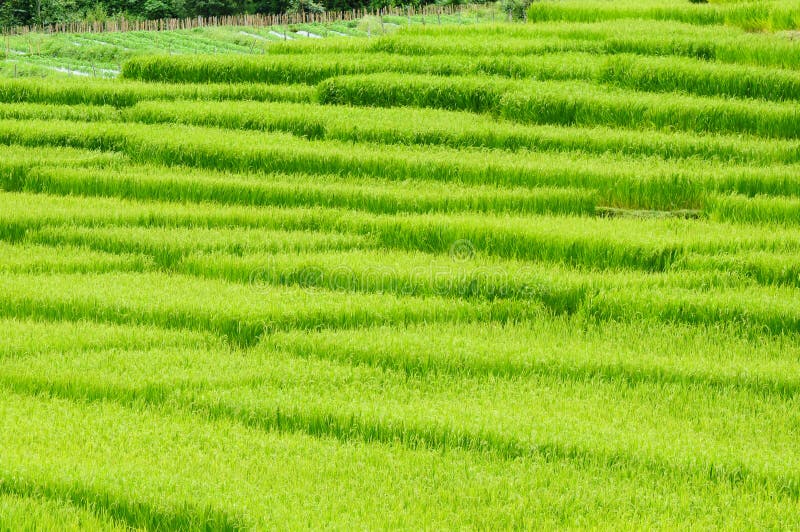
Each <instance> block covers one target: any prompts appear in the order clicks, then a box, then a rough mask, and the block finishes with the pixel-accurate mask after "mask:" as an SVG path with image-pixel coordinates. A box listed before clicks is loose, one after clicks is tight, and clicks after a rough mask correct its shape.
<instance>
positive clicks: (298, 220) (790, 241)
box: [0, 194, 798, 271]
mask: <svg viewBox="0 0 800 532" xmlns="http://www.w3.org/2000/svg"><path fill="white" fill-rule="evenodd" d="M2 199H3V200H4V201H3V203H7V202H15V203H16V204H18V205H21V206H22V205H24V206H25V210H24V211H23V212H8V213H3V216H2V218H0V220H1V221H2V226H3V230H4V238H6V239H11V240H19V239H21V238H27V237H29V236H31V235H34V234H36V231H37V230H38V229H40V228H43V227H46V226H48V225H64V224H80V225H86V226H89V227H94V226H105V225H113V224H125V225H146V226H153V227H159V226H161V227H176V226H177V227H181V226H183V227H185V226H189V227H211V228H213V227H219V226H220V225H225V224H227V225H230V224H232V223H236V224H237V225H241V226H243V227H260V228H262V229H265V230H267V229H281V230H305V231H318V230H322V231H325V230H328V231H344V232H347V233H353V234H355V235H368V236H369V237H370V239H371V241H372V242H374V243H377V244H380V245H383V246H385V247H388V248H393V249H399V250H409V251H414V250H424V251H428V252H434V253H448V252H450V251H451V247H452V246H453V244H454V243H457V242H468V244H469V246H470V248H471V249H472V252H478V253H481V254H486V255H489V256H496V257H505V258H520V259H527V260H546V261H553V262H563V263H566V264H573V265H578V266H584V267H589V268H609V267H630V268H641V269H646V270H655V271H660V270H664V269H665V268H668V267H670V266H671V265H673V264H675V263H676V262H678V261H680V260H681V259H682V258H683V257H685V256H686V255H687V254H689V253H701V254H711V253H721V252H728V253H733V252H737V251H758V250H761V251H769V252H793V251H795V250H796V249H797V247H798V241H797V236H796V234H795V233H796V232H795V231H794V229H793V228H791V227H787V228H780V227H775V226H761V227H759V226H743V225H736V224H729V223H716V222H707V221H695V220H678V219H659V218H653V219H646V220H640V219H628V218H612V219H603V218H585V217H574V216H524V217H523V216H515V217H507V216H493V217H490V216H483V215H475V214H447V215H442V214H430V215H422V214H414V215H403V214H400V215H375V214H370V213H357V212H352V211H341V210H336V209H302V208H301V209H297V208H291V209H279V208H269V209H265V208H260V209H253V208H247V207H226V206H211V205H194V206H193V205H185V204H184V205H181V204H176V203H137V202H129V201H115V200H110V199H88V198H57V197H48V196H40V195H34V196H29V195H24V194H4V195H3V198H2ZM88 205H91V206H95V207H96V209H97V210H96V211H93V212H85V209H82V208H81V206H88ZM171 207H172V208H174V209H173V210H172V211H171V210H170V208H171ZM192 208H194V209H195V212H194V213H192V212H191V209H192ZM248 215H251V216H252V218H250V217H249V216H248ZM248 218H249V219H248ZM93 234H94V233H92V232H88V231H87V233H86V236H85V238H83V239H81V240H80V242H82V243H86V242H89V241H91V239H92V238H93V237H92V235H93ZM102 234H103V233H102V232H101V231H98V232H97V235H98V236H97V238H98V239H99V241H100V242H106V239H104V238H103V237H102ZM220 234H223V235H224V232H223V233H219V232H212V233H210V234H209V237H211V236H213V235H220ZM253 235H254V236H253V238H255V239H258V233H254V234H253ZM177 236H178V234H175V235H173V237H175V238H177ZM41 238H44V237H41ZM109 238H110V236H109ZM117 238H122V236H121V235H120V236H119V237H117ZM155 238H158V237H155ZM243 238H245V237H243ZM314 238H316V237H314ZM163 239H164V240H166V241H169V240H170V237H169V236H166V235H164V236H163ZM125 241H128V242H129V243H130V245H135V238H134V237H133V236H131V237H130V238H128V239H126V240H123V242H125ZM324 241H325V240H324V239H323V242H324ZM176 242H177V241H176ZM237 242H238V240H237ZM337 242H339V241H338V240H336V239H334V240H332V241H331V242H330V243H329V244H328V245H331V246H334V247H335V246H345V247H347V246H354V245H363V244H365V243H366V242H364V241H363V240H359V239H358V238H354V239H352V240H349V241H348V240H346V239H343V240H342V241H341V242H340V243H337ZM335 243H336V244H335ZM334 244H335V245H334ZM98 245H101V244H98ZM103 245H104V244H103ZM108 245H111V244H108ZM154 245H155V244H154ZM160 245H163V246H167V247H169V246H173V247H175V248H176V249H185V248H184V247H181V246H180V245H179V244H177V243H172V244H169V243H167V242H165V243H163V244H160ZM261 245H269V244H261ZM285 245H287V246H288V245H289V244H285ZM320 245H322V244H321V243H320ZM98 249H101V250H102V249H105V248H103V247H100V248H98ZM114 249H116V248H114Z"/></svg>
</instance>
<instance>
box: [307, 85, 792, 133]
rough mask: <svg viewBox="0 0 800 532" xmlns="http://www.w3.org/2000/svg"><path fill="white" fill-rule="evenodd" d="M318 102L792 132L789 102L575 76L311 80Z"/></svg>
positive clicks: (549, 120) (565, 121)
mask: <svg viewBox="0 0 800 532" xmlns="http://www.w3.org/2000/svg"><path fill="white" fill-rule="evenodd" d="M317 94H318V100H319V102H320V103H323V104H349V105H363V106H384V107H390V106H404V105H410V106H416V107H436V108H442V109H451V110H465V111H472V112H491V113H494V114H497V115H499V116H502V117H503V118H506V119H509V120H515V121H519V122H527V123H539V124H561V125H583V126H586V125H602V126H613V127H644V128H657V129H678V130H685V131H695V132H714V133H745V134H753V135H760V136H764V137H771V138H787V139H793V138H798V136H800V129H799V128H798V126H797V124H798V123H800V120H798V111H797V106H794V105H790V104H788V103H786V104H779V103H767V102H759V103H756V102H752V101H744V100H741V101H737V100H724V99H721V98H709V97H698V96H683V95H676V94H673V95H670V96H669V97H668V98H664V97H663V96H660V95H655V94H647V93H641V92H635V91H629V90H624V89H608V88H601V87H598V86H596V85H592V84H588V83H578V82H519V81H516V82H514V81H509V80H504V79H496V78H480V77H455V76H451V77H441V76H411V75H398V74H392V73H382V74H370V75H357V76H342V77H337V78H330V79H327V80H325V81H323V82H321V83H320V84H319V85H318V86H317Z"/></svg>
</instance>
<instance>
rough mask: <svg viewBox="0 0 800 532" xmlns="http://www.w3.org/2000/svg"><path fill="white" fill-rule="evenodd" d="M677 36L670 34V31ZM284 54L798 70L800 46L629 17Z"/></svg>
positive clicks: (432, 33) (299, 45) (344, 43)
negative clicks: (574, 59) (631, 58)
mask: <svg viewBox="0 0 800 532" xmlns="http://www.w3.org/2000/svg"><path fill="white" fill-rule="evenodd" d="M667 35H668V36H669V37H668V38H667V37H665V36H667ZM270 50H271V51H273V52H275V53H277V54H297V55H306V54H320V53H322V54H327V53H362V54H363V53H392V54H398V55H422V56H432V55H439V54H444V55H455V56H461V57H464V56H472V57H477V56H486V55H490V56H501V57H502V56H522V57H524V56H527V55H540V54H545V53H553V52H588V53H595V54H618V53H630V54H639V55H648V56H652V55H655V56H666V55H674V56H683V57H691V58H697V59H703V60H709V61H717V62H724V63H741V64H750V65H760V66H773V67H782V68H790V69H792V68H797V67H798V66H799V65H800V51H798V49H797V46H795V45H794V43H793V42H792V41H791V40H790V39H787V38H786V37H785V36H781V35H775V34H771V33H747V32H744V31H742V30H740V29H734V28H724V27H719V26H713V27H703V26H697V25H693V24H682V23H678V22H671V21H654V20H636V19H622V20H609V21H603V22H596V23H574V22H567V23H558V22H556V23H553V22H548V23H540V24H515V25H507V24H504V25H480V26H474V27H469V28H466V27H459V26H457V25H452V26H441V27H439V26H428V27H426V28H420V27H416V28H415V27H411V28H404V29H403V30H402V31H401V32H398V33H397V34H395V35H392V36H390V37H386V38H381V39H371V40H368V41H367V42H366V43H365V42H363V41H357V40H354V39H349V40H348V39H330V40H319V39H317V40H313V42H309V41H304V42H291V43H275V44H272V45H271V46H270Z"/></svg>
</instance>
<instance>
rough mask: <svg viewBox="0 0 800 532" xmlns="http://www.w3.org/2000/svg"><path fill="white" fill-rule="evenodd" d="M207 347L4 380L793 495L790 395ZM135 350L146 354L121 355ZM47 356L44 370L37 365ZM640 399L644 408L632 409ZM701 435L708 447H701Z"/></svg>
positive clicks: (85, 360) (23, 368) (27, 387)
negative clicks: (404, 367) (405, 368)
mask: <svg viewBox="0 0 800 532" xmlns="http://www.w3.org/2000/svg"><path fill="white" fill-rule="evenodd" d="M212 354H215V353H208V354H206V355H205V356H201V355H197V356H194V357H193V359H192V365H191V366H190V367H189V368H186V364H187V363H186V353H185V352H181V351H179V352H177V353H176V352H169V351H163V352H160V353H141V354H139V356H136V355H135V354H130V353H118V354H116V356H115V355H114V354H109V353H106V352H101V353H95V354H92V353H89V354H87V355H86V356H85V357H80V358H78V359H77V360H76V359H75V357H60V356H58V355H55V356H53V355H50V356H45V357H36V356H33V357H26V358H25V359H24V360H21V361H19V362H17V363H14V362H11V363H9V364H8V367H6V368H4V370H3V373H2V377H0V379H2V380H3V381H4V382H5V383H6V385H7V386H9V387H11V388H12V389H17V390H19V391H23V390H24V391H26V392H28V393H31V394H33V393H48V392H50V393H52V394H53V395H65V396H67V397H71V398H75V399H78V398H82V399H83V400H84V401H86V402H90V403H92V402H98V401H102V400H104V399H105V400H111V401H114V402H117V403H123V404H130V403H135V402H136V401H137V400H139V401H145V402H148V403H151V404H154V405H156V406H157V405H159V404H170V403H175V404H177V405H179V406H181V405H185V406H184V408H186V409H187V410H191V411H193V412H194V413H196V414H198V415H206V416H208V417H210V418H221V419H229V420H245V419H247V420H249V421H250V423H252V424H253V425H255V426H261V427H263V428H266V429H272V430H274V429H280V428H287V429H290V430H291V429H292V428H293V429H294V430H299V431H305V432H308V433H312V434H317V435H325V434H327V435H332V436H334V437H337V438H339V439H350V440H367V441H387V442H388V441H397V442H402V443H406V444H407V445H417V446H423V447H426V446H427V447H434V448H439V449H453V448H454V449H466V450H475V451H483V452H485V453H487V454H489V455H490V456H495V457H499V458H518V457H535V456H537V455H538V454H540V453H541V454H551V455H552V456H553V458H554V459H559V458H561V459H562V460H565V461H570V460H574V461H576V462H578V463H587V464H589V465H603V466H606V467H608V466H610V465H611V464H614V465H615V466H616V467H623V468H626V469H632V470H634V471H635V470H637V469H639V468H644V469H656V470H659V471H661V472H662V474H665V475H667V476H668V477H679V478H680V477H689V478H695V479H699V478H704V479H705V480H706V481H709V480H710V481H711V482H714V483H721V484H727V483H741V484H744V485H745V486H759V487H761V489H763V490H765V491H766V492H768V493H771V494H772V495H773V496H774V497H776V498H777V499H779V500H780V499H784V498H785V500H786V502H787V503H788V502H789V501H790V500H793V499H794V500H795V501H796V497H797V492H798V478H797V476H796V471H797V467H796V466H797V461H798V456H797V450H796V446H794V445H793V444H792V442H793V438H794V434H793V433H792V429H791V426H792V423H793V421H792V418H791V416H787V412H789V411H790V410H791V407H792V400H791V399H789V398H783V397H780V396H776V395H769V396H764V395H762V394H760V393H757V392H754V391H752V390H747V389H724V388H716V389H715V388H713V387H712V388H709V387H706V386H692V387H684V386H681V385H680V384H670V383H647V382H640V383H637V384H636V385H634V386H629V385H626V384H625V383H621V382H619V381H617V382H614V381H610V382H608V381H605V382H604V381H601V380H598V379H594V380H592V379H580V378H578V379H572V378H569V377H565V376H563V375H533V376H528V377H525V376H518V377H517V378H514V379H507V378H502V377H500V378H495V379H493V380H492V381H491V382H490V383H488V384H487V382H486V380H485V379H482V378H474V377H469V376H459V375H446V374H439V375H436V374H428V375H425V376H422V377H419V376H414V375H408V374H398V373H397V372H393V371H391V370H387V369H381V368H372V367H364V366H360V367H359V366H351V365H349V364H338V363H335V362H331V361H318V360H314V359H299V360H298V359H294V358H291V357H285V356H281V355H277V356H275V355H273V354H272V353H270V352H269V351H267V352H266V353H264V352H263V351H262V352H259V350H258V349H255V350H253V352H252V353H251V354H250V356H248V357H242V356H237V354H235V353H234V354H233V355H228V356H227V357H226V356H224V355H217V356H215V357H211V356H209V355H212ZM131 358H135V362H137V363H138V364H132V363H130V362H127V361H129V360H131ZM126 362H127V363H126ZM47 365H49V366H50V367H52V371H51V372H49V373H46V372H44V371H43V370H44V367H43V366H45V367H46V366H47ZM89 368H91V369H89ZM184 368H185V369H184ZM214 368H216V370H215V369H214ZM187 370H188V371H187ZM169 377H173V378H174V380H171V379H169ZM165 381H166V382H165ZM220 381H222V382H220ZM66 383H71V386H64V384H66ZM176 383H178V385H177V386H176ZM217 383H220V384H223V383H224V384H223V385H221V386H220V385H215V384H217ZM159 384H161V386H159ZM148 385H149V386H148ZM170 385H171V387H170ZM323 387H324V388H323ZM65 388H66V389H65ZM76 388H77V389H76ZM320 388H323V389H324V390H325V393H320ZM71 389H76V390H75V391H71ZM51 390H52V391H51ZM62 390H63V391H62ZM490 405H491V407H490ZM587 405H591V406H587ZM701 405H702V408H700V406H701ZM637 407H638V409H637V412H639V414H638V415H637V416H630V415H629V413H630V411H631V409H633V408H637ZM726 426H731V427H733V428H732V430H724V429H723V427H726ZM566 434H568V436H566ZM743 436H746V440H745V441H746V443H743V441H742V440H743ZM700 442H702V448H703V450H704V451H703V453H701V454H699V455H698V453H697V451H696V449H697V448H698V446H699V445H700ZM757 449H760V451H759V452H756V450H757ZM766 449H769V450H766ZM709 471H713V472H712V473H711V474H710V475H709ZM751 489H752V488H751Z"/></svg>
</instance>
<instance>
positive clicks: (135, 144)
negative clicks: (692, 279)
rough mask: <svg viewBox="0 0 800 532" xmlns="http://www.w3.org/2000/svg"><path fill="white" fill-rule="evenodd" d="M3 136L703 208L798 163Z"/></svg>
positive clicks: (170, 137) (28, 132)
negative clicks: (713, 194) (718, 195)
mask: <svg viewBox="0 0 800 532" xmlns="http://www.w3.org/2000/svg"><path fill="white" fill-rule="evenodd" d="M0 142H1V143H15V144H23V145H29V146H65V147H79V148H85V149H102V150H120V151H121V152H122V153H124V154H125V155H127V156H129V157H130V158H131V159H133V160H136V161H140V162H160V163H162V164H168V165H188V166H194V167H200V168H208V169H216V170H227V171H235V172H251V171H254V170H255V171H263V170H267V169H269V170H270V171H273V172H287V173H300V174H303V173H306V174H308V173H313V174H339V175H350V176H365V177H375V178H384V179H393V180H398V181H400V180H434V181H446V182H453V181H459V182H462V183H468V184H482V185H486V184H495V185H503V186H525V187H539V186H547V187H553V186H556V187H579V188H589V189H595V190H597V191H598V194H599V199H598V202H600V203H601V204H604V205H607V206H622V207H638V208H661V209H672V208H700V207H702V205H703V202H704V198H705V197H706V196H707V194H708V191H709V190H712V191H714V190H717V191H723V192H726V191H727V192H745V191H746V192H747V193H748V194H757V193H769V194H796V193H797V180H796V172H795V171H794V167H793V166H769V167H765V168H753V167H750V166H725V165H719V164H718V163H709V162H705V161H695V160H686V161H683V162H681V164H680V165H676V164H675V162H674V161H672V162H665V161H663V160H660V159H655V158H626V157H622V156H616V155H604V156H588V155H580V156H578V155H575V154H557V153H555V154H549V153H533V152H526V153H522V152H516V153H508V152H502V151H493V152H487V151H478V150H453V149H446V148H430V149H427V150H425V151H420V150H416V149H411V148H406V147H399V146H387V145H382V146H381V148H380V150H379V151H377V150H376V149H375V145H371V144H355V145H354V144H352V143H345V142H338V141H309V140H305V139H299V138H296V137H293V136H289V135H285V134H280V133H271V134H270V135H263V134H258V133H255V132H244V131H238V132H233V131H221V130H218V129H212V128H199V127H189V126H172V127H166V126H154V125H138V124H127V125H126V126H125V127H124V128H120V127H119V125H118V124H114V123H78V122H69V121H56V120H51V121H27V122H17V121H0Z"/></svg>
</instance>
